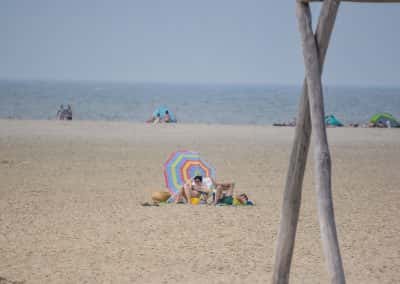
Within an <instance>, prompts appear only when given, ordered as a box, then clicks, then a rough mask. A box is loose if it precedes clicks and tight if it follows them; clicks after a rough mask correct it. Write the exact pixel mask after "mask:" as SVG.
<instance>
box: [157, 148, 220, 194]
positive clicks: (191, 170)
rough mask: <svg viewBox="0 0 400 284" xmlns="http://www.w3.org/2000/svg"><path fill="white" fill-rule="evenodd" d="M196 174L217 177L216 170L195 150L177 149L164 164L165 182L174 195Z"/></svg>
mask: <svg viewBox="0 0 400 284" xmlns="http://www.w3.org/2000/svg"><path fill="white" fill-rule="evenodd" d="M195 176H203V177H211V178H213V179H215V170H214V168H213V167H212V166H210V165H209V164H208V163H207V162H206V161H204V160H203V159H201V158H200V155H199V153H197V152H193V151H186V150H184V151H176V152H174V153H172V154H171V155H170V156H169V158H168V160H167V161H166V162H165V164H164V178H165V184H166V186H167V188H168V190H169V191H170V192H171V194H172V195H174V194H176V193H177V192H178V191H179V190H180V188H181V187H182V186H183V185H184V183H185V182H186V181H188V180H190V179H192V178H193V177H195Z"/></svg>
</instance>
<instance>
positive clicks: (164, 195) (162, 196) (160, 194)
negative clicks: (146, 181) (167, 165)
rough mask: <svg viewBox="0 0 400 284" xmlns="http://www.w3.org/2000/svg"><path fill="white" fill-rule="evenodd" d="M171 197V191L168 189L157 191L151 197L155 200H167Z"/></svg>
mask: <svg viewBox="0 0 400 284" xmlns="http://www.w3.org/2000/svg"><path fill="white" fill-rule="evenodd" d="M170 197H171V193H169V192H168V191H156V192H153V193H152V194H151V199H152V200H153V201H154V202H165V201H167V200H168V198H170Z"/></svg>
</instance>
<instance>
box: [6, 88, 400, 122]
mask: <svg viewBox="0 0 400 284" xmlns="http://www.w3.org/2000/svg"><path fill="white" fill-rule="evenodd" d="M300 93H301V87H300V86H283V85H276V86H274V85H173V84H171V85H169V84H134V83H101V82H100V83H98V82H57V81H50V82H45V81H0V118H15V119H54V118H55V115H56V112H57V109H58V107H59V105H60V104H64V105H67V104H71V106H72V108H73V111H74V120H76V119H80V120H128V121H145V120H146V119H147V118H149V116H150V115H151V113H152V112H153V110H154V109H155V108H156V107H157V106H159V105H166V106H168V107H169V108H170V109H171V111H172V112H174V113H175V115H176V117H177V119H178V120H179V121H180V122H184V123H222V124H272V123H274V122H283V121H288V120H291V119H292V118H293V117H295V116H296V114H297V108H298V102H299V97H300ZM324 95H325V112H326V114H330V113H333V114H335V116H336V117H337V118H338V119H339V120H341V121H342V122H343V123H350V122H357V123H365V122H367V121H368V120H369V118H370V117H371V116H372V115H373V114H374V113H376V112H383V111H385V112H389V113H392V114H393V115H394V116H395V117H397V118H400V87H397V88H389V87H388V88H378V87H370V88H367V87H330V86H328V87H325V89H324Z"/></svg>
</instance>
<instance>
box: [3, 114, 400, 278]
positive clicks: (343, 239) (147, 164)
mask: <svg viewBox="0 0 400 284" xmlns="http://www.w3.org/2000/svg"><path fill="white" fill-rule="evenodd" d="M293 134H294V129H293V128H274V127H268V126H266V127H261V126H233V125H232V126H230V125H227V126H221V125H182V124H177V125H143V124H133V123H128V122H87V121H86V122H84V121H72V122H60V121H17V120H14V121H13V120H0V180H1V187H0V258H1V259H0V277H1V278H0V279H3V281H5V280H4V279H8V280H9V281H26V283H104V282H106V283H244V282H247V283H269V282H270V279H271V276H272V273H271V271H272V264H273V254H274V247H275V241H276V237H277V229H278V226H279V217H280V205H281V199H282V190H283V187H284V183H285V177H286V169H287V166H288V158H289V153H290V149H291V143H292V139H293ZM328 137H329V143H330V147H331V153H332V164H333V195H334V202H335V213H336V223H337V229H338V234H339V241H340V245H341V251H342V256H343V262H344V267H345V273H346V277H347V281H348V283H399V282H400V268H399V267H400V234H399V228H400V218H399V212H400V189H399V185H400V173H399V168H400V131H399V130H396V129H362V128H356V129H352V128H334V129H328ZM178 149H191V150H196V151H199V152H201V153H202V156H203V157H204V158H205V159H206V160H207V161H209V162H210V163H211V164H213V165H214V166H215V167H216V169H217V179H218V180H219V181H231V180H234V181H235V182H236V184H237V188H238V189H239V190H241V191H245V192H247V193H248V195H249V196H250V197H251V198H252V199H254V200H255V201H256V202H257V205H256V206H254V207H246V208H244V207H241V208H238V207H212V206H188V205H164V206H160V207H143V206H140V203H141V202H143V201H149V199H150V195H151V192H153V191H156V190H162V189H163V188H164V181H163V176H162V164H163V162H164V161H165V160H166V158H167V157H168V155H169V154H170V153H171V152H172V151H175V150H178ZM310 154H312V151H310ZM312 172H313V163H312V158H310V159H309V161H308V167H307V171H306V176H305V183H304V188H303V192H304V193H303V204H302V208H301V212H300V223H299V226H298V233H297V239H296V246H295V251H294V257H293V265H292V271H291V281H292V283H328V282H329V280H328V275H327V269H326V265H325V262H324V258H323V253H322V248H321V243H320V237H319V226H318V222H317V210H316V200H315V194H314V188H313V181H312V177H313V174H312Z"/></svg>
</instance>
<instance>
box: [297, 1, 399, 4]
mask: <svg viewBox="0 0 400 284" xmlns="http://www.w3.org/2000/svg"><path fill="white" fill-rule="evenodd" d="M322 1H324V0H297V2H302V3H309V2H322ZM341 1H342V2H358V3H377V4H379V3H400V0H341Z"/></svg>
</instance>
